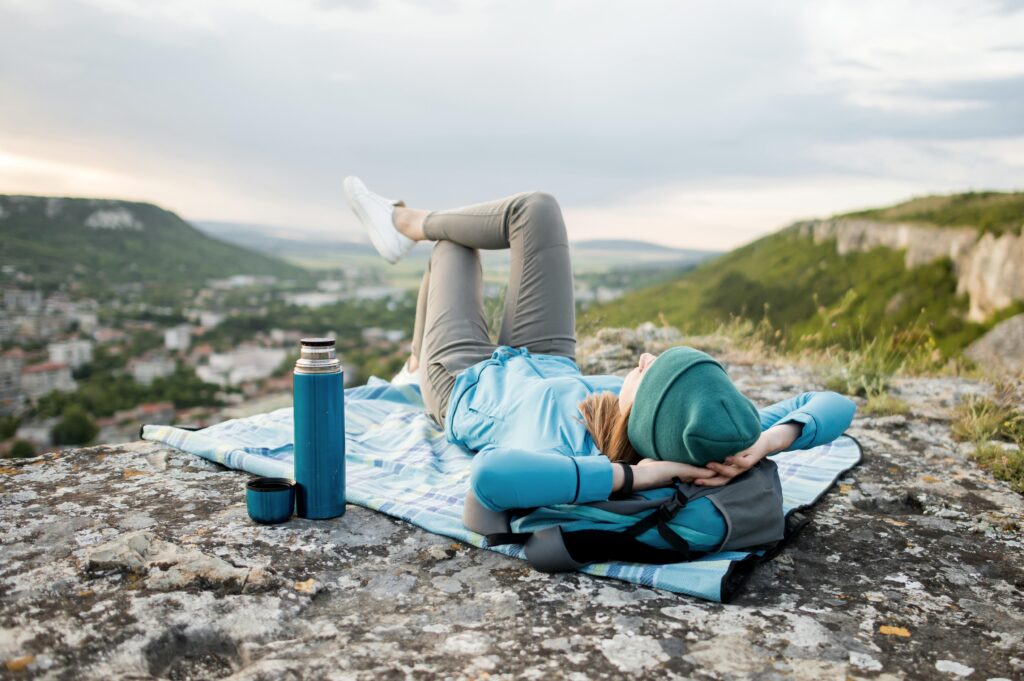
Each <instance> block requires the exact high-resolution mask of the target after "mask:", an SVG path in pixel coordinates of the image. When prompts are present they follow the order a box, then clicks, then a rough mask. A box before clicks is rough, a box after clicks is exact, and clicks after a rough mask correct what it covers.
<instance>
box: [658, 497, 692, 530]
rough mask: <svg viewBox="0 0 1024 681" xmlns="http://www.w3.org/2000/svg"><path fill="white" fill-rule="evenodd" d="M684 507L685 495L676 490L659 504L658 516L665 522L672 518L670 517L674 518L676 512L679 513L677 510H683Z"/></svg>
mask: <svg viewBox="0 0 1024 681" xmlns="http://www.w3.org/2000/svg"><path fill="white" fill-rule="evenodd" d="M685 507H686V496H685V495H683V494H681V493H680V492H679V490H676V493H675V494H673V495H672V498H671V499H669V500H668V501H665V502H663V503H662V504H661V506H659V507H658V510H657V514H658V518H660V519H661V520H664V521H666V522H667V521H669V520H672V518H675V517H676V514H677V513H679V511H681V510H683V509H684V508H685Z"/></svg>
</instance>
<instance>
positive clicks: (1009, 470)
mask: <svg viewBox="0 0 1024 681" xmlns="http://www.w3.org/2000/svg"><path fill="white" fill-rule="evenodd" d="M1021 390H1022V387H1021V385H1019V384H1014V383H1001V384H997V385H996V387H995V391H994V392H993V394H992V396H991V397H981V396H973V397H971V398H970V399H967V400H965V401H964V402H963V403H962V404H961V405H960V406H959V407H957V409H956V412H955V413H954V415H953V423H952V425H951V429H952V433H953V437H954V438H955V439H957V440H961V441H963V442H970V443H971V444H973V445H974V451H973V453H972V456H973V457H974V459H975V460H976V461H977V462H978V463H979V464H980V465H981V466H982V467H983V468H986V469H988V470H989V471H991V473H992V475H994V476H995V477H997V478H999V479H1000V480H1006V481H1007V482H1009V483H1010V486H1011V487H1013V489H1014V490H1016V491H1017V492H1020V493H1022V494H1024V407H1022V405H1024V394H1022V392H1021Z"/></svg>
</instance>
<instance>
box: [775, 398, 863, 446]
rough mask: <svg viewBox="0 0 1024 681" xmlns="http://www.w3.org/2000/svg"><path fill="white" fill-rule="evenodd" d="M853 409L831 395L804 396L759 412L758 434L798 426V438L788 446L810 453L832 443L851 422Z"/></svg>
mask: <svg viewBox="0 0 1024 681" xmlns="http://www.w3.org/2000/svg"><path fill="white" fill-rule="evenodd" d="M856 410H857V405H855V404H854V403H853V400H850V399H849V398H846V397H843V396H842V395H840V394H839V393H834V392H806V393H802V394H800V395H797V396H796V397H791V398H789V399H788V400H783V401H782V402H776V403H775V404H773V405H771V406H770V407H765V408H764V409H759V410H758V413H759V414H760V416H761V430H768V429H769V428H771V427H772V426H774V425H778V424H782V423H799V424H800V425H801V426H803V428H802V430H801V432H800V436H799V437H797V439H796V441H795V442H793V444H792V446H790V448H789V449H790V450H793V449H811V448H812V447H817V446H818V445H823V444H825V443H827V442H831V441H832V440H835V439H836V438H837V437H839V436H840V435H842V434H843V432H844V431H845V430H846V429H847V428H848V427H849V426H850V423H851V422H852V421H853V414H854V412H855V411H856Z"/></svg>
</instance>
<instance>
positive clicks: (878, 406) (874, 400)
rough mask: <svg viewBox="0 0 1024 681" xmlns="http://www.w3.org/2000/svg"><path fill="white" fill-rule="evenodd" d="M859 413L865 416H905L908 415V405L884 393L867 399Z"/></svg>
mask: <svg viewBox="0 0 1024 681" xmlns="http://www.w3.org/2000/svg"><path fill="white" fill-rule="evenodd" d="M861 412H862V413H863V414H864V415H865V416H906V415H907V414H909V413H910V405H909V404H907V403H906V402H904V401H903V400H901V399H900V398H898V397H894V396H893V395H891V394H889V393H887V392H884V393H881V394H878V395H871V396H870V397H868V400H867V403H866V404H865V405H864V408H863V409H862V410H861Z"/></svg>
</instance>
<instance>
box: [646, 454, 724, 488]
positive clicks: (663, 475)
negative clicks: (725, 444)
mask: <svg viewBox="0 0 1024 681" xmlns="http://www.w3.org/2000/svg"><path fill="white" fill-rule="evenodd" d="M714 476H715V473H714V471H710V470H708V469H707V468H701V467H700V466H691V465H690V464H688V463H677V462H675V461H655V460H654V459H641V461H640V463H638V464H637V465H635V466H633V489H635V490H644V489H657V488H658V487H667V486H669V485H671V484H672V480H673V479H674V478H679V479H680V480H681V481H683V482H693V481H694V480H697V479H699V478H711V477H714Z"/></svg>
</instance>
